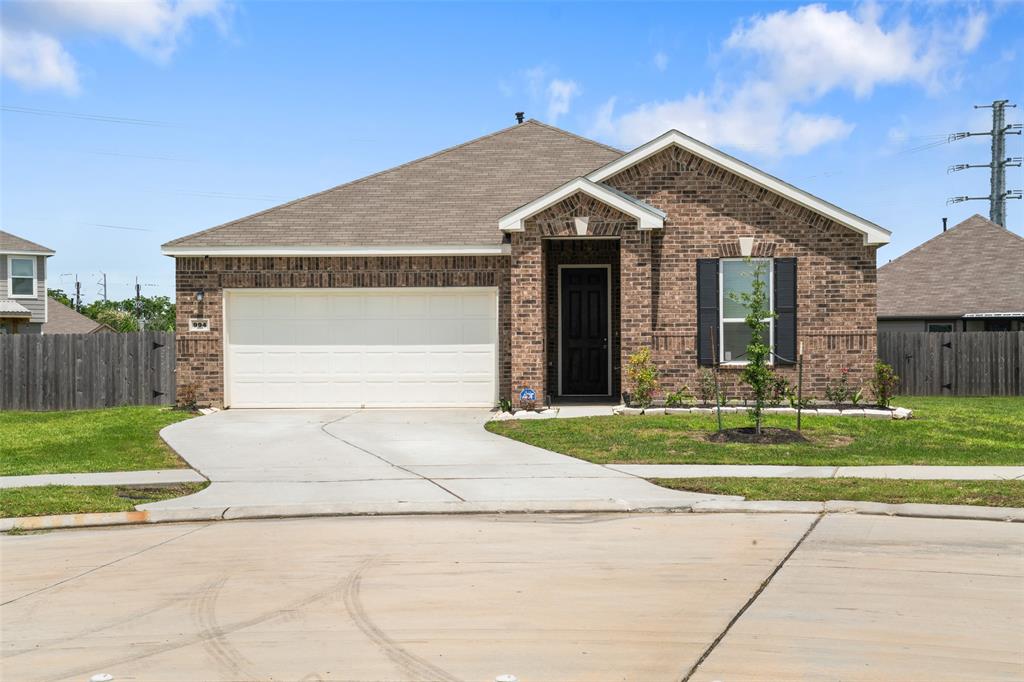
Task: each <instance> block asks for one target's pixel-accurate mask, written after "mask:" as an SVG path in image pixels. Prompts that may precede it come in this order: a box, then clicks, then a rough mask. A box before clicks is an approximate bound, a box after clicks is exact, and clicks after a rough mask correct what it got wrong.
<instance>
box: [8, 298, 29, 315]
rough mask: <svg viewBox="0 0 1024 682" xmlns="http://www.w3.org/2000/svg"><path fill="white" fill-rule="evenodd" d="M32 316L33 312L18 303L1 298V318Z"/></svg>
mask: <svg viewBox="0 0 1024 682" xmlns="http://www.w3.org/2000/svg"><path fill="white" fill-rule="evenodd" d="M31 314H32V311H31V310H29V309H28V308H26V307H25V306H23V305H22V304H20V303H18V302H17V301H8V300H7V299H6V298H0V316H13V317H26V316H28V315H31Z"/></svg>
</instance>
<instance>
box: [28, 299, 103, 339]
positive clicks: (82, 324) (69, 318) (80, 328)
mask: <svg viewBox="0 0 1024 682" xmlns="http://www.w3.org/2000/svg"><path fill="white" fill-rule="evenodd" d="M47 306H48V308H47V310H48V311H49V312H48V314H47V320H46V322H45V323H44V324H43V334H95V333H97V332H112V331H114V330H113V329H111V328H110V326H109V325H105V324H103V323H102V322H97V321H96V320H94V319H92V318H91V317H86V316H85V315H83V314H82V313H80V312H78V311H77V310H75V309H74V308H71V307H70V306H66V305H64V304H63V303H61V302H60V301H58V300H56V299H54V298H51V299H50V300H49V301H47Z"/></svg>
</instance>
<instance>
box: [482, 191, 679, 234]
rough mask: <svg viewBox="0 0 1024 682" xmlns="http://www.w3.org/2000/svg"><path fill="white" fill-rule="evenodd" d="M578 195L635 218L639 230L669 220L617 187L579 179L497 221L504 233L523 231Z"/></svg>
mask: <svg viewBox="0 0 1024 682" xmlns="http://www.w3.org/2000/svg"><path fill="white" fill-rule="evenodd" d="M576 193H581V194H586V195H587V196H589V197H591V198H593V199H596V200H598V201H600V202H602V203H604V204H607V205H608V206H611V207H612V208H614V209H616V210H618V211H621V212H622V213H625V214H626V215H628V216H630V217H632V218H635V219H636V221H637V228H638V229H640V230H654V229H659V228H662V227H664V226H665V218H667V217H668V216H667V215H666V213H665V212H664V211H662V210H661V209H658V208H655V207H654V206H650V205H648V204H645V203H644V202H642V201H640V200H639V199H636V198H634V197H631V196H629V195H628V194H626V193H625V192H620V191H619V190H617V189H615V188H614V187H609V186H607V185H600V184H598V183H596V182H593V181H591V180H588V179H586V178H576V179H575V180H570V181H569V182H567V183H565V184H564V185H562V186H561V187H558V188H556V189H554V190H552V191H550V192H548V193H547V194H545V195H544V196H542V197H538V198H537V199H534V200H533V201H531V202H530V203H528V204H526V205H524V206H521V207H519V208H518V209H516V210H515V211H513V212H512V213H509V214H508V215H506V216H504V217H503V218H502V219H501V220H499V221H498V227H499V228H500V229H502V230H504V231H505V232H522V231H523V230H524V229H525V228H524V223H525V222H526V221H527V220H528V219H529V218H531V217H532V216H534V215H536V214H538V213H540V212H541V211H543V210H544V209H546V208H548V207H549V206H553V205H554V204H557V203H558V202H560V201H562V200H563V199H566V198H567V197H570V196H572V195H574V194H576Z"/></svg>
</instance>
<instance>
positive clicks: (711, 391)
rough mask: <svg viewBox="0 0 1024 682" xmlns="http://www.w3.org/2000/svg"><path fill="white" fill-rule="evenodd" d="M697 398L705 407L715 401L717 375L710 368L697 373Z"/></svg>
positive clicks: (702, 368)
mask: <svg viewBox="0 0 1024 682" xmlns="http://www.w3.org/2000/svg"><path fill="white" fill-rule="evenodd" d="M697 397H698V398H700V402H701V404H702V405H704V406H707V405H709V404H711V401H712V400H714V399H715V373H714V372H713V371H712V370H711V369H709V368H708V367H701V368H700V370H699V371H698V372H697Z"/></svg>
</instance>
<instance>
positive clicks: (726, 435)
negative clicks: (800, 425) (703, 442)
mask: <svg viewBox="0 0 1024 682" xmlns="http://www.w3.org/2000/svg"><path fill="white" fill-rule="evenodd" d="M707 440H708V441H709V442H711V443H754V444H757V445H785V444H786V443H807V442H809V441H808V440H807V439H806V438H804V437H803V435H802V434H800V433H799V432H797V431H793V430H790V429H776V428H769V427H761V435H758V434H757V433H756V432H755V431H754V427H753V426H744V427H741V428H738V429H724V430H722V431H716V432H715V433H711V434H708V436H707Z"/></svg>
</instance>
